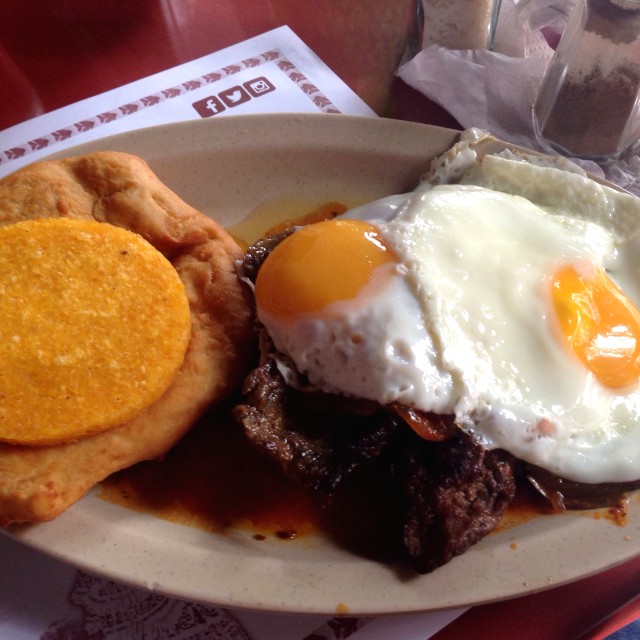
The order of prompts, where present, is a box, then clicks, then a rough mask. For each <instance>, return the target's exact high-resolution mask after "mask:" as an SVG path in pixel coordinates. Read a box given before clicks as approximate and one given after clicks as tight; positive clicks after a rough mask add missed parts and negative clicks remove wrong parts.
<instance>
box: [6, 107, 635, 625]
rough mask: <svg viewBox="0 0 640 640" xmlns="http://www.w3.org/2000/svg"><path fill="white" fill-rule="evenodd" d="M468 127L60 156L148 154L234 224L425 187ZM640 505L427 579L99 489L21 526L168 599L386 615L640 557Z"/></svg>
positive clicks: (103, 145) (241, 125) (233, 128)
mask: <svg viewBox="0 0 640 640" xmlns="http://www.w3.org/2000/svg"><path fill="white" fill-rule="evenodd" d="M456 138H457V132H455V131H451V130H447V129H441V128H434V127H428V126H424V125H419V124H412V123H406V122H400V121H393V120H385V119H376V118H356V117H349V116H335V115H331V116H325V115H284V116H283V115H265V116H240V117H226V118H221V119H218V120H215V119H213V120H210V121H196V122H187V123H181V124H175V125H170V126H163V127H154V128H151V129H146V130H140V131H137V132H134V133H127V134H122V135H119V136H115V137H113V138H108V139H103V140H98V141H95V142H91V143H88V144H86V145H82V146H80V147H76V148H75V149H72V150H70V151H66V152H64V153H63V154H58V155H71V154H76V153H86V152H90V151H95V150H101V149H114V150H122V151H129V152H133V153H136V154H138V155H140V156H142V157H143V158H145V159H146V160H147V161H148V162H149V164H150V165H151V167H152V169H153V170H154V171H155V172H156V173H157V174H158V175H159V177H160V178H161V179H162V180H164V181H165V183H166V184H167V185H169V186H170V187H171V188H172V189H174V190H175V191H176V192H177V193H178V194H180V195H181V196H182V198H183V199H185V200H186V201H188V202H190V203H191V204H192V205H194V206H196V207H198V208H199V209H201V210H202V211H204V212H205V213H208V214H210V215H212V216H214V217H216V218H217V219H219V220H221V221H222V222H223V223H224V224H226V225H234V224H236V223H238V222H239V221H241V220H242V219H243V218H245V217H246V216H247V215H248V214H250V213H251V212H252V211H254V209H255V208H256V207H257V206H258V205H261V204H264V203H269V202H281V201H286V200H293V201H304V202H309V203H314V202H315V203H318V204H319V203H322V202H325V201H328V200H338V201H340V200H342V201H344V202H347V203H359V202H363V201H366V200H370V199H374V198H378V197H381V196H383V195H387V194H391V193H396V192H403V191H408V190H411V189H412V188H413V187H414V185H415V184H416V181H417V179H418V177H419V175H420V174H421V173H422V172H423V171H424V170H425V169H426V168H427V167H428V165H429V160H430V158H432V157H433V156H434V155H436V154H438V153H440V152H442V151H444V150H445V149H447V148H448V147H449V146H450V145H451V144H452V143H453V142H454V141H455V139H456ZM639 530H640V503H639V501H638V498H637V496H633V497H632V499H631V505H630V515H629V518H628V523H627V525H626V526H617V525H615V524H614V523H613V522H612V521H611V520H610V519H608V518H600V519H597V518H595V517H594V515H593V514H591V513H570V514H563V515H559V516H546V517H540V518H536V519H534V520H532V521H529V522H527V523H526V524H522V525H520V526H517V527H515V528H512V529H509V530H505V531H502V532H498V533H494V534H492V535H490V536H488V537H487V538H485V539H484V540H483V541H481V542H480V543H479V544H477V545H476V546H474V547H473V548H471V549H470V550H469V551H468V552H467V553H465V554H464V555H462V556H460V557H458V558H455V559H454V560H453V561H452V562H451V563H449V564H448V565H446V566H444V567H442V568H440V569H438V570H437V571H435V572H434V573H432V574H429V575H426V576H417V575H413V574H411V573H408V572H406V571H403V570H402V569H401V568H398V567H394V566H389V565H385V564H379V563H376V562H372V561H369V560H367V559H364V558H361V557H358V556H356V555H354V554H353V553H350V552H348V551H345V550H343V549H341V548H339V547H337V546H336V545H335V544H333V543H332V542H331V541H330V540H327V539H325V538H322V537H302V538H300V539H298V540H293V541H286V542H283V541H277V540H274V541H255V540H253V539H252V538H251V536H250V535H249V534H247V533H242V532H235V533H232V534H230V535H216V534H210V533H205V532H203V531H200V530H197V529H191V528H188V527H184V526H180V525H176V524H172V523H169V522H165V521H163V520H159V519H157V518H154V517H152V516H150V515H146V514H143V513H138V512H133V511H129V510H127V509H124V508H121V507H118V506H114V505H112V504H108V503H106V502H104V501H102V500H100V499H98V498H97V497H96V496H95V495H94V494H89V495H88V496H86V497H85V498H84V499H82V500H81V501H80V502H78V503H77V504H76V505H74V506H73V507H71V508H70V509H69V510H68V511H67V512H66V513H65V514H63V515H62V516H60V517H59V518H57V519H56V520H54V521H53V522H50V523H47V524H41V525H33V526H25V527H20V528H17V529H15V530H13V531H12V532H11V535H13V537H15V538H16V539H18V540H21V541H22V542H24V543H26V544H28V545H31V546H33V547H35V548H37V549H40V550H42V551H44V552H46V553H48V554H51V555H52V556H55V557H57V558H59V559H62V560H64V561H67V562H69V563H71V564H73V565H76V566H78V567H80V568H83V569H85V570H87V571H89V572H93V573H98V574H101V575H103V576H106V577H109V578H112V579H115V580H119V581H121V582H125V583H128V584H131V585H133V586H138V587H143V588H149V589H155V590H157V591H159V592H162V593H165V594H167V595H171V596H175V597H179V598H185V599H189V600H195V601H200V602H205V603H209V604H214V605H220V606H227V607H241V608H249V609H263V610H270V611H279V612H285V611H286V612H296V613H326V614H331V613H334V612H336V611H337V610H338V611H341V612H343V613H344V612H347V611H348V612H349V613H351V614H361V615H367V614H382V613H399V612H410V611H424V610H433V609H443V608H450V607H461V606H466V605H473V604H479V603H484V602H489V601H495V600H499V599H505V598H509V597H513V596H517V595H523V594H525V593H531V592H533V591H538V590H542V589H546V588H549V587H553V586H557V585H560V584H563V583H566V582H570V581H573V580H576V579H578V578H581V577H586V576H588V575H590V574H593V573H596V572H598V571H601V570H604V569H606V568H608V567H611V566H614V565H616V564H618V563H621V562H623V561H625V560H628V559H631V558H633V557H634V556H636V555H638V554H640V531H639Z"/></svg>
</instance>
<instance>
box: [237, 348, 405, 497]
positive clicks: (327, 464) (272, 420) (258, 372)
mask: <svg viewBox="0 0 640 640" xmlns="http://www.w3.org/2000/svg"><path fill="white" fill-rule="evenodd" d="M243 393H244V397H245V402H244V404H242V405H239V406H237V407H236V409H235V416H236V418H237V419H239V420H240V422H241V423H242V425H243V427H244V430H245V433H246V435H247V437H248V438H249V440H250V441H251V442H252V443H253V444H254V445H256V446H257V447H259V448H260V449H262V450H263V451H264V453H265V454H266V455H268V456H269V457H270V458H271V459H272V460H274V461H275V462H276V463H277V464H278V465H279V466H280V468H281V469H282V471H283V473H284V474H285V475H286V476H287V477H288V478H290V479H292V480H294V481H296V482H298V483H300V484H302V485H303V486H305V487H307V488H309V489H312V490H313V491H317V492H319V493H322V494H326V495H329V494H331V492H332V491H333V490H334V489H335V487H336V485H337V484H338V482H340V480H341V479H342V478H343V477H344V476H345V475H346V474H348V473H349V472H351V471H352V470H353V469H354V468H355V467H356V466H357V465H358V464H360V463H362V462H363V461H364V460H368V459H370V458H374V457H377V456H379V455H380V453H381V452H382V451H383V450H384V448H385V447H386V446H388V444H389V442H390V439H391V437H392V435H393V433H394V432H395V431H396V430H397V429H398V427H399V425H400V424H401V420H400V419H399V418H397V417H395V416H393V415H391V414H390V413H388V412H386V411H384V410H383V409H381V408H379V407H377V406H376V407H375V408H374V409H373V410H372V408H371V404H370V403H362V405H361V406H360V407H359V409H360V411H359V412H354V411H353V409H355V408H356V407H355V404H354V403H350V402H349V401H344V400H342V399H341V398H339V397H337V396H331V395H328V394H322V393H306V392H303V391H298V390H296V389H294V388H292V387H290V386H288V385H287V384H286V383H285V381H284V380H283V378H282V376H281V375H280V373H279V371H278V368H277V366H276V364H275V362H274V361H273V360H268V361H267V362H266V363H265V364H263V365H262V366H261V367H259V368H257V369H255V370H254V371H253V372H251V374H250V375H249V376H248V377H247V379H246V381H245V385H244V390H243ZM345 402H347V403H348V404H349V406H350V408H351V409H352V411H349V412H347V411H345V410H344V408H345Z"/></svg>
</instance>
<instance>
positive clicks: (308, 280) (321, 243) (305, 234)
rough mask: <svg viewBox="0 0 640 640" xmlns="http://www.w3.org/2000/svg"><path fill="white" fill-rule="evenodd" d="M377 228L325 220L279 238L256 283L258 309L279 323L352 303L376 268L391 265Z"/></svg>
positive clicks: (391, 256)
mask: <svg viewBox="0 0 640 640" xmlns="http://www.w3.org/2000/svg"><path fill="white" fill-rule="evenodd" d="M395 262H396V257H395V254H394V253H393V251H391V250H390V249H388V248H387V247H385V245H384V243H383V241H382V239H381V237H380V233H379V231H378V229H377V228H376V227H375V226H373V225H372V224H370V223H368V222H364V221H361V220H327V221H324V222H318V223H316V224H312V225H309V226H307V227H303V228H302V229H300V230H299V231H296V232H295V233H293V234H292V235H290V236H289V237H287V238H286V239H285V240H283V241H282V242H281V243H280V244H279V245H278V246H277V247H276V248H275V249H274V250H273V251H272V252H271V254H270V255H269V257H268V258H267V259H266V260H265V262H264V264H263V265H262V267H261V268H260V271H259V272H258V277H257V279H256V291H255V294H256V301H257V303H258V306H259V307H261V308H262V309H264V310H265V311H267V312H268V313H269V314H271V315H272V316H274V317H275V318H277V319H279V320H281V321H285V322H286V321H291V320H294V319H295V318H296V317H298V316H300V315H301V314H306V313H317V312H319V311H322V310H323V309H325V308H326V307H327V306H328V305H330V304H332V303H334V302H340V301H344V300H352V299H353V298H355V297H356V296H357V295H358V292H359V291H360V290H361V289H362V287H364V286H365V285H366V284H368V283H370V282H371V281H372V280H373V279H374V278H375V274H374V271H375V269H376V268H377V267H380V266H383V265H385V264H389V263H395Z"/></svg>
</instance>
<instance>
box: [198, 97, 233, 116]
mask: <svg viewBox="0 0 640 640" xmlns="http://www.w3.org/2000/svg"><path fill="white" fill-rule="evenodd" d="M193 108H194V109H195V110H196V111H197V112H198V113H199V114H200V117H201V118H209V117H210V116H215V115H216V114H218V113H220V112H221V111H224V110H225V109H226V107H225V106H224V104H222V101H221V100H220V99H218V98H216V97H215V96H209V97H208V98H204V100H198V102H194V103H193Z"/></svg>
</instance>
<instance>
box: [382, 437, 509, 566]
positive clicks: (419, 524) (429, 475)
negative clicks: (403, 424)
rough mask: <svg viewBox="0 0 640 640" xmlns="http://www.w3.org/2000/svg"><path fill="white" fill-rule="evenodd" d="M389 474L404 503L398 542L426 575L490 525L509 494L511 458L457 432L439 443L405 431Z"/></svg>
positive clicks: (489, 529)
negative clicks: (401, 535)
mask: <svg viewBox="0 0 640 640" xmlns="http://www.w3.org/2000/svg"><path fill="white" fill-rule="evenodd" d="M391 460H392V463H391V471H392V478H393V481H394V483H395V484H396V486H397V488H398V491H399V493H400V494H401V495H402V496H403V499H404V501H405V504H406V519H405V524H404V545H405V548H406V551H407V553H408V555H409V557H410V559H411V562H412V565H413V566H414V568H415V569H416V570H417V571H419V572H421V573H427V572H430V571H433V570H434V569H436V568H437V567H439V566H441V565H443V564H446V563H447V562H449V561H450V560H451V559H452V558H453V557H454V556H457V555H460V554H461V553H463V552H465V551H466V550H467V549H468V548H469V547H470V546H471V545H473V544H475V543H476V542H478V541H479V540H481V539H482V538H483V537H484V536H486V535H487V534H488V533H490V532H491V531H493V529H495V527H496V525H497V524H498V523H499V522H500V519H501V518H502V515H503V513H504V510H505V509H506V507H507V506H508V504H509V503H510V502H511V500H512V499H513V497H514V495H515V490H516V482H515V477H514V460H513V458H512V456H511V455H510V454H508V453H506V452H505V451H501V450H491V451H489V450H487V449H485V448H484V447H482V446H480V445H479V444H477V443H476V442H475V440H474V439H473V438H472V437H471V436H469V435H468V434H466V433H464V432H463V431H461V430H459V432H458V435H457V436H455V437H453V438H450V439H448V440H446V441H444V442H429V441H426V440H423V439H422V438H419V437H414V436H413V435H411V434H409V436H408V437H404V438H403V442H402V443H401V444H400V446H396V447H395V449H394V452H393V455H392V456H391Z"/></svg>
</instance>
